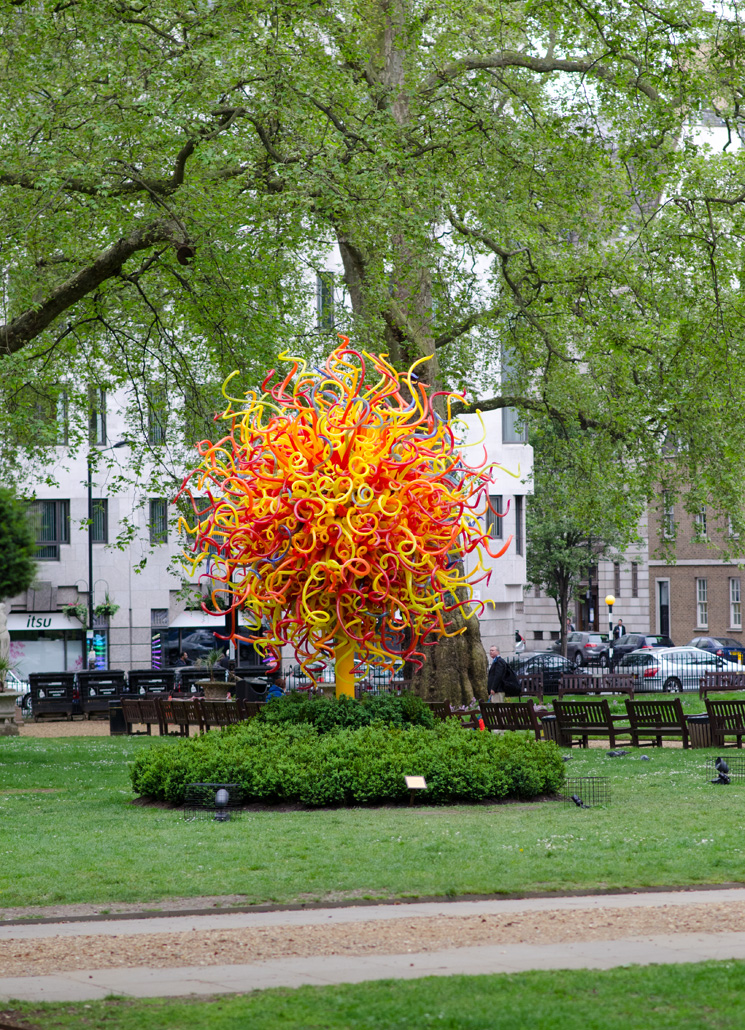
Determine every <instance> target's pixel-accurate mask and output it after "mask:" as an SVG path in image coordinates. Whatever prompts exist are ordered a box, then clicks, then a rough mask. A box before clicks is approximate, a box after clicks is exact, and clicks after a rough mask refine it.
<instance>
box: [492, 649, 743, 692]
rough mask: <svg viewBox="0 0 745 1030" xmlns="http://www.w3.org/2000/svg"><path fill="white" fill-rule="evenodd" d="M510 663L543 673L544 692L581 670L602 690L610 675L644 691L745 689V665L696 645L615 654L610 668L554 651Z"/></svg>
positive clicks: (518, 656)
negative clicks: (708, 687) (710, 686)
mask: <svg viewBox="0 0 745 1030" xmlns="http://www.w3.org/2000/svg"><path fill="white" fill-rule="evenodd" d="M507 663H508V664H509V665H510V666H511V668H513V669H514V671H515V672H516V673H517V674H518V675H519V676H536V675H540V676H542V677H543V692H544V694H557V693H558V691H559V687H560V685H561V682H562V676H567V675H579V674H581V675H583V676H591V677H593V679H594V680H597V681H598V683H597V685H598V688H599V689H600V690H602V683H603V682H604V681H605V680H606V678H607V677H608V676H611V675H612V676H624V677H630V678H631V679H632V680H633V688H634V692H635V693H640V694H646V693H666V694H680V693H689V692H699V691H702V692H705V684H706V683H707V682H712V683H714V682H715V681H718V688H719V689H745V665H743V664H742V663H741V662H740V663H738V662H736V661H728V660H727V659H726V658H722V657H720V656H718V655H715V654H710V653H709V652H707V651H700V650H696V649H685V648H681V649H675V650H668V649H654V648H653V649H650V650H645V651H634V652H631V653H630V654H625V655H620V656H614V658H613V661H612V663H611V666H610V667H609V668H608V667H601V666H600V664H599V663H597V664H589V663H587V662H585V663H584V664H583V665H582V666H581V667H580V666H575V665H574V664H573V663H572V662H570V661H568V660H567V659H566V658H563V657H562V656H561V655H558V654H555V653H551V652H545V653H536V652H533V653H529V652H526V653H523V654H516V655H514V656H513V657H510V658H507ZM723 674H728V676H729V677H731V678H732V680H731V685H730V686H729V687H725V686H720V685H719V684H724V683H725V682H727V681H726V680H725V679H724V678H723ZM712 676H714V679H712ZM609 688H610V682H609Z"/></svg>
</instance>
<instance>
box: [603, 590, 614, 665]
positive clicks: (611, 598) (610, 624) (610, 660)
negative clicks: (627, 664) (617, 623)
mask: <svg viewBox="0 0 745 1030" xmlns="http://www.w3.org/2000/svg"><path fill="white" fill-rule="evenodd" d="M605 603H606V604H607V605H608V665H610V666H611V671H612V666H613V605H614V604H615V603H616V599H615V597H614V596H613V594H606V597H605Z"/></svg>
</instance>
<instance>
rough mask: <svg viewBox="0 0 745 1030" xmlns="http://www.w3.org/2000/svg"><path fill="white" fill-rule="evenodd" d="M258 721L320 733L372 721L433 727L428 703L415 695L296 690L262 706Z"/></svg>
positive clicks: (356, 726) (367, 724)
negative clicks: (313, 694) (311, 693)
mask: <svg viewBox="0 0 745 1030" xmlns="http://www.w3.org/2000/svg"><path fill="white" fill-rule="evenodd" d="M258 719H259V721H260V722H265V723H270V724H272V725H280V724H281V725H287V724H293V725H303V724H310V725H311V726H315V728H316V729H317V730H318V732H319V733H330V732H331V731H332V730H336V729H350V730H352V729H359V728H360V727H361V726H371V725H372V724H373V723H374V722H384V723H388V724H389V725H390V726H399V727H403V726H426V727H427V728H428V729H432V728H433V727H434V725H435V719H434V716H433V715H432V712H431V710H430V708H429V706H428V705H426V704H425V703H424V701H422V699H421V698H420V697H417V695H416V694H408V693H407V694H400V695H398V696H397V695H395V694H380V695H378V696H377V697H376V696H369V697H364V698H362V699H361V700H359V701H357V700H355V698H352V697H346V696H344V695H342V696H341V697H338V698H337V697H309V696H308V695H307V694H301V693H299V692H298V691H292V692H291V693H289V694H285V695H284V697H278V698H275V699H274V700H273V701H270V702H269V703H268V704H266V705H264V706H263V707H262V709H261V711H260V713H259V715H258Z"/></svg>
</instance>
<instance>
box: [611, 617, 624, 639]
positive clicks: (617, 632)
mask: <svg viewBox="0 0 745 1030" xmlns="http://www.w3.org/2000/svg"><path fill="white" fill-rule="evenodd" d="M625 632H626V627H625V626H624V624H623V619H619V620H618V622H617V623H616V625H615V626H614V627H613V639H614V640H618V639H619V637H622V636H623V635H624V633H625Z"/></svg>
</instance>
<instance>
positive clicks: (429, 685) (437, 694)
mask: <svg viewBox="0 0 745 1030" xmlns="http://www.w3.org/2000/svg"><path fill="white" fill-rule="evenodd" d="M464 597H465V591H464V590H463V589H462V588H461V590H459V591H458V599H459V600H463V598H464ZM450 617H451V619H452V620H453V622H454V624H455V625H456V626H463V625H465V629H464V631H463V633H461V634H460V635H459V636H457V637H440V639H439V640H438V641H437V643H436V644H434V645H433V646H432V647H428V648H426V650H425V661H424V664H423V665H422V668H421V669H418V670H416V671H414V669H413V667H412V666H411V665H409V664H407V667H406V669H405V670H404V677H405V678H406V679H408V678H409V677H410V676H411V689H412V690H413V691H414V693H415V694H418V695H419V697H422V698H424V700H425V701H449V702H450V703H451V704H452V705H455V706H456V707H457V706H458V705H466V704H468V703H469V702H470V700H471V698H472V697H476V698H478V699H479V700H480V701H484V700H486V680H487V675H488V672H489V666H488V662H487V658H486V651H485V650H484V645H483V644H482V643H481V631H480V628H479V621H478V618H477V616H475V615H473V616H472V617H471V618H470V619H465V618H464V617H463V615H462V614H461V613H460V611H458V612H451V613H450Z"/></svg>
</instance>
